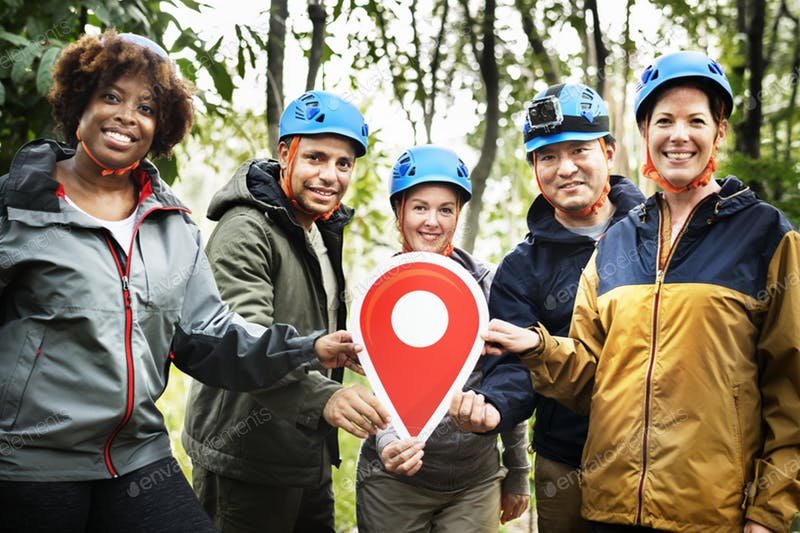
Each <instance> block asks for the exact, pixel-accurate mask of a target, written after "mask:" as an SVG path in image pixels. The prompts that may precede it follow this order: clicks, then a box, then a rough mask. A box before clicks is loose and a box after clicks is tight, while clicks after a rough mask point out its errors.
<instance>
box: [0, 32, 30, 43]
mask: <svg viewBox="0 0 800 533" xmlns="http://www.w3.org/2000/svg"><path fill="white" fill-rule="evenodd" d="M0 39H2V40H4V41H8V42H9V43H11V44H14V45H17V46H28V43H29V42H30V41H28V39H26V38H25V37H22V36H21V35H17V34H15V33H8V32H7V31H3V30H0Z"/></svg>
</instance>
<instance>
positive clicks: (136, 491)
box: [125, 460, 183, 498]
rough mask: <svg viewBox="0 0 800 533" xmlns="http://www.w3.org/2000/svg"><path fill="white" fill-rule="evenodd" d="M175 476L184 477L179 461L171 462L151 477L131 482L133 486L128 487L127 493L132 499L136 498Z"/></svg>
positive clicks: (151, 474) (150, 475)
mask: <svg viewBox="0 0 800 533" xmlns="http://www.w3.org/2000/svg"><path fill="white" fill-rule="evenodd" d="M173 475H179V476H182V475H183V472H182V471H181V467H180V465H178V462H177V461H172V460H170V461H168V462H167V463H165V464H164V465H163V466H161V467H160V468H158V469H157V470H155V471H153V472H152V473H150V474H149V475H147V476H144V477H142V478H139V479H138V480H136V481H131V484H130V485H129V486H128V490H126V491H125V492H126V494H127V495H128V496H130V497H131V498H135V497H137V496H139V495H140V494H141V493H142V492H144V491H148V490H150V489H152V488H153V487H155V486H156V485H158V484H159V483H163V482H164V481H165V480H167V479H169V478H171V477H172V476H173Z"/></svg>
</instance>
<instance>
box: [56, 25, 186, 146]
mask: <svg viewBox="0 0 800 533" xmlns="http://www.w3.org/2000/svg"><path fill="white" fill-rule="evenodd" d="M125 75H136V76H146V77H147V78H149V80H150V83H151V85H152V91H151V92H152V94H153V98H154V99H155V101H156V102H157V103H158V112H157V116H156V131H155V135H154V137H153V144H152V145H151V146H150V152H149V153H150V155H151V156H153V157H162V156H165V157H169V156H170V155H171V153H172V147H173V146H175V145H176V144H178V143H179V142H180V141H181V140H182V139H183V138H184V137H185V136H186V134H187V133H188V132H189V129H190V128H191V127H192V121H193V119H194V111H193V107H192V94H193V93H194V87H193V86H192V85H191V84H190V83H188V82H186V81H184V80H182V79H181V78H179V77H178V74H177V72H176V69H175V67H174V66H173V64H172V63H171V62H170V61H169V60H168V59H166V58H164V57H161V56H160V55H158V54H157V53H156V52H154V51H153V50H150V49H149V48H146V47H144V46H141V45H139V44H135V43H133V42H131V41H129V40H126V39H124V38H122V37H120V36H119V35H117V32H116V31H114V30H113V29H109V30H106V31H105V33H103V35H100V36H97V35H84V36H83V37H81V38H80V39H79V40H78V41H77V42H76V43H73V44H70V45H69V46H67V47H66V48H64V50H63V51H62V52H61V55H60V56H59V58H58V61H56V63H55V65H54V66H53V86H52V88H51V89H50V92H49V93H48V95H47V99H48V101H49V102H50V105H51V107H52V112H53V118H54V119H55V121H56V125H57V128H58V129H59V130H60V131H61V132H62V134H63V135H64V136H65V138H66V141H67V143H68V144H70V145H71V146H73V147H74V146H77V143H78V140H77V138H76V130H77V128H78V123H79V121H80V118H81V116H82V115H83V112H84V110H85V109H86V106H87V105H88V103H89V99H90V98H91V96H92V94H94V92H95V91H96V90H97V88H98V87H99V86H101V85H105V84H108V83H113V82H114V81H116V80H118V79H119V78H121V77H123V76H125Z"/></svg>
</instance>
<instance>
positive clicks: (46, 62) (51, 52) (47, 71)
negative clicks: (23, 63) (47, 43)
mask: <svg viewBox="0 0 800 533" xmlns="http://www.w3.org/2000/svg"><path fill="white" fill-rule="evenodd" d="M60 53H61V48H60V47H58V46H51V47H50V48H48V49H47V50H46V51H45V53H44V55H43V56H42V60H41V61H40V62H39V70H38V72H37V73H36V90H37V91H39V94H41V95H42V96H45V95H46V94H47V92H48V91H49V90H50V85H52V83H53V76H52V71H53V65H54V64H55V62H56V60H57V59H58V56H59V54H60Z"/></svg>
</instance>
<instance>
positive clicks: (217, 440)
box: [203, 407, 272, 452]
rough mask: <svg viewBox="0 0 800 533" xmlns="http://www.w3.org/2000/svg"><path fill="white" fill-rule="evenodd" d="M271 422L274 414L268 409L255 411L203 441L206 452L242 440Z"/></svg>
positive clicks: (263, 408)
mask: <svg viewBox="0 0 800 533" xmlns="http://www.w3.org/2000/svg"><path fill="white" fill-rule="evenodd" d="M270 420H272V413H271V412H270V410H269V409H267V408H266V407H262V408H261V409H253V410H252V411H250V413H249V414H248V415H247V417H246V418H243V419H241V420H239V421H238V422H236V423H235V424H232V425H230V426H228V427H227V428H226V429H225V430H224V431H222V432H221V433H219V434H217V435H213V436H211V437H209V438H207V439H205V441H203V444H204V445H205V446H206V448H205V450H206V452H208V451H210V450H209V448H210V449H211V450H217V451H218V450H220V449H221V448H222V447H223V446H225V443H226V442H233V441H234V440H235V439H240V438H242V437H244V436H245V435H247V434H248V433H250V432H251V431H253V430H254V429H255V428H257V427H259V426H261V425H263V424H266V423H267V422H269V421H270Z"/></svg>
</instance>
